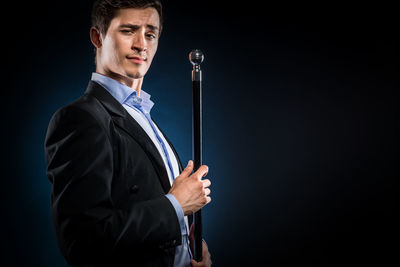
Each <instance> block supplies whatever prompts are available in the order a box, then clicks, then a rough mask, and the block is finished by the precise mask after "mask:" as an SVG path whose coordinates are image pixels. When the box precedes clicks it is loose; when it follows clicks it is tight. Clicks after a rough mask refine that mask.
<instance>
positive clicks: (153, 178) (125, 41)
mask: <svg viewBox="0 0 400 267" xmlns="http://www.w3.org/2000/svg"><path fill="white" fill-rule="evenodd" d="M92 24H93V25H92V28H91V29H90V37H91V41H92V43H93V45H94V46H95V49H96V72H95V73H93V75H92V79H91V81H90V82H89V86H88V88H87V90H86V92H85V94H84V95H83V96H81V97H80V98H79V99H77V100H76V101H74V102H72V103H70V104H69V105H67V106H65V107H63V108H61V109H59V110H58V111H57V112H56V113H55V114H54V115H53V117H52V119H51V121H50V123H49V127H48V131H47V135H46V140H45V153H46V162H47V176H48V178H49V179H50V181H51V183H52V195H51V207H52V217H53V221H54V225H55V229H56V233H57V238H58V242H59V247H60V250H61V252H62V254H63V255H64V257H65V258H66V260H67V262H68V263H69V264H71V265H74V266H170V267H178V266H185V267H186V266H190V265H192V266H211V259H210V254H209V252H208V249H207V246H206V245H205V243H204V242H203V260H202V262H196V261H194V260H192V259H191V257H192V254H191V251H190V249H189V247H190V244H189V238H188V236H189V229H190V227H189V226H190V225H189V221H191V219H190V218H189V219H188V218H187V217H188V215H189V216H190V214H192V213H193V212H195V211H197V210H199V209H200V208H201V207H203V206H204V205H206V204H207V203H209V202H210V201H211V199H210V197H209V194H210V189H209V186H210V181H209V180H208V179H204V180H202V177H204V176H206V174H207V173H208V167H207V166H206V165H203V166H201V167H200V168H199V169H198V170H197V171H196V172H194V173H193V174H192V170H193V162H192V161H189V163H188V165H187V166H186V168H185V169H184V170H183V171H182V166H181V163H180V160H179V157H178V155H177V153H176V151H175V150H174V148H173V146H172V144H171V143H169V141H168V139H167V137H166V136H165V135H164V134H163V133H162V132H161V130H160V129H159V128H158V126H157V125H156V124H155V123H154V121H153V120H152V118H151V117H150V110H151V108H152V106H153V104H154V103H153V102H152V101H151V100H150V95H149V94H148V93H146V92H144V91H143V90H141V87H142V84H143V77H144V75H145V74H146V72H147V70H148V69H149V67H150V65H151V62H152V60H153V57H154V55H155V53H156V51H157V45H158V39H159V36H160V34H161V30H162V9H161V4H160V2H159V1H157V0H148V1H146V0H125V1H124V0H119V1H118V0H99V1H96V2H95V4H94V6H93V11H92Z"/></svg>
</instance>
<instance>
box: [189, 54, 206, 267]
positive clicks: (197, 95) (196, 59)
mask: <svg viewBox="0 0 400 267" xmlns="http://www.w3.org/2000/svg"><path fill="white" fill-rule="evenodd" d="M189 60H190V63H192V65H193V71H192V88H193V130H192V133H193V160H194V171H197V170H198V169H199V167H200V166H201V165H202V158H201V146H202V139H201V128H202V119H201V117H202V116H201V114H202V110H201V70H200V64H201V62H203V60H204V55H203V53H202V52H201V51H200V50H197V49H196V50H193V51H192V52H190V54H189ZM193 223H194V259H195V260H196V261H197V262H200V261H201V258H202V240H203V238H202V235H203V234H202V223H201V209H200V210H199V211H197V212H195V214H194V218H193Z"/></svg>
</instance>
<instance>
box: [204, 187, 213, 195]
mask: <svg viewBox="0 0 400 267" xmlns="http://www.w3.org/2000/svg"><path fill="white" fill-rule="evenodd" d="M204 191H205V194H206V196H208V195H209V194H210V193H211V190H210V189H209V188H206V189H205V190H204Z"/></svg>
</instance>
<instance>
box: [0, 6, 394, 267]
mask: <svg viewBox="0 0 400 267" xmlns="http://www.w3.org/2000/svg"><path fill="white" fill-rule="evenodd" d="M64 2H65V3H61V1H54V2H53V3H52V4H51V5H48V6H46V5H44V4H35V3H34V1H31V2H30V3H15V4H12V6H4V9H3V15H4V16H3V19H2V20H3V23H2V25H3V29H2V46H3V49H2V52H3V61H2V62H3V66H2V67H3V69H6V71H5V72H4V71H3V75H4V77H3V78H2V84H3V86H2V92H3V97H4V98H3V101H2V102H3V103H2V107H1V108H2V114H3V118H6V120H5V121H4V120H3V121H4V123H3V124H2V128H1V129H2V130H1V135H2V136H1V140H2V142H3V144H2V145H3V147H4V148H6V149H5V150H3V151H5V152H4V153H3V155H2V161H1V162H2V164H3V165H4V166H3V167H2V171H3V177H2V180H3V183H2V186H1V192H2V194H1V196H2V201H1V203H2V206H3V207H2V210H1V218H2V219H1V223H2V224H3V225H4V226H2V227H1V229H2V230H3V231H2V238H1V240H2V242H1V243H2V248H1V250H2V253H4V256H2V261H3V262H6V264H5V265H6V266H43V267H47V266H49V267H50V266H67V265H66V263H65V262H64V260H63V258H62V256H61V255H60V253H59V250H58V248H57V244H56V239H55V233H54V230H53V226H52V222H51V219H50V207H49V200H50V189H51V188H50V183H49V181H48V180H47V177H46V174H45V168H46V165H45V159H44V149H43V143H44V138H45V134H46V130H47V125H48V122H49V120H50V118H51V116H52V114H53V113H54V112H55V111H56V110H57V109H58V108H60V107H61V106H63V105H66V104H67V103H69V102H71V101H72V100H74V99H76V98H78V97H79V96H80V95H81V94H82V93H83V92H84V91H85V89H86V86H87V84H88V81H89V79H90V75H91V72H92V71H94V64H93V48H92V45H91V43H90V40H89V27H90V7H91V4H90V3H89V2H88V1H64ZM196 2H198V3H196ZM216 3H217V4H216ZM261 3H262V2H261V1H260V2H256V1H245V2H244V3H243V4H239V3H238V2H237V3H234V1H222V2H221V1H214V3H213V2H212V1H164V11H165V30H164V32H163V34H162V37H161V39H160V44H159V50H158V54H157V56H156V58H155V60H154V63H153V65H152V67H151V69H150V71H149V72H148V74H147V76H146V78H145V82H144V87H143V89H144V90H145V91H147V92H149V93H150V94H151V95H152V100H153V101H154V102H155V106H154V108H153V110H152V117H153V118H154V120H155V121H157V122H158V123H159V124H160V126H161V127H162V128H163V130H164V132H166V133H167V135H168V137H169V139H170V140H171V141H172V142H173V144H174V145H175V147H176V149H177V151H178V152H179V154H180V157H181V159H182V161H183V164H186V162H187V161H188V160H189V159H191V80H190V77H191V65H190V63H189V61H188V53H189V52H190V50H191V49H193V48H198V49H201V50H202V51H203V52H204V54H205V61H204V63H203V64H202V69H203V80H204V81H203V105H204V106H203V109H204V111H203V112H204V113H203V123H204V126H203V127H204V129H203V131H204V137H203V138H204V140H203V142H204V146H203V153H204V155H203V161H204V163H205V164H207V165H209V167H210V172H209V175H208V177H209V178H210V179H211V180H212V187H211V189H212V199H213V201H212V202H211V203H210V204H209V205H208V206H206V207H205V208H204V210H203V214H204V215H203V217H204V223H203V224H204V236H205V239H206V241H207V242H208V244H209V249H210V251H211V254H212V259H213V262H214V265H213V266H216V267H224V266H295V265H297V264H301V265H308V266H327V265H335V266H336V265H344V264H353V265H361V264H366V263H374V264H376V265H377V266H387V264H388V262H390V261H392V260H396V261H398V251H399V247H398V230H397V229H398V227H396V226H398V220H396V219H395V214H396V213H398V210H397V209H398V205H397V196H396V195H395V191H397V183H395V182H397V179H398V178H399V177H400V176H399V171H398V165H399V150H398V149H399V140H398V137H399V130H400V116H399V108H398V103H399V100H400V99H399V92H398V90H399V79H398V77H399V76H398V75H399V61H398V56H399V54H398V48H399V37H398V36H399V33H398V27H397V26H396V25H397V23H398V22H399V21H398V14H396V12H395V9H394V8H393V7H391V6H386V5H384V4H381V5H380V6H376V5H375V4H374V5H370V6H368V4H366V3H363V5H353V6H349V4H346V5H344V4H340V3H337V2H332V3H331V5H329V4H324V5H309V6H307V5H301V6H300V5H298V6H293V5H289V4H282V5H280V6H278V5H272V4H268V3H267V4H266V5H265V6H264V7H263V6H260V4H261ZM8 13H9V14H11V17H10V18H5V15H6V14H8ZM4 58H5V59H6V61H4ZM4 62H5V63H4ZM1 265H2V266H4V265H3V263H1Z"/></svg>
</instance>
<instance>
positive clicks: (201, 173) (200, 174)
mask: <svg viewBox="0 0 400 267" xmlns="http://www.w3.org/2000/svg"><path fill="white" fill-rule="evenodd" d="M207 173H208V166H207V165H201V166H200V167H199V169H198V170H197V171H196V172H195V173H193V174H192V175H194V176H195V177H196V178H197V179H199V180H201V178H202V177H205V176H206V175H207Z"/></svg>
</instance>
